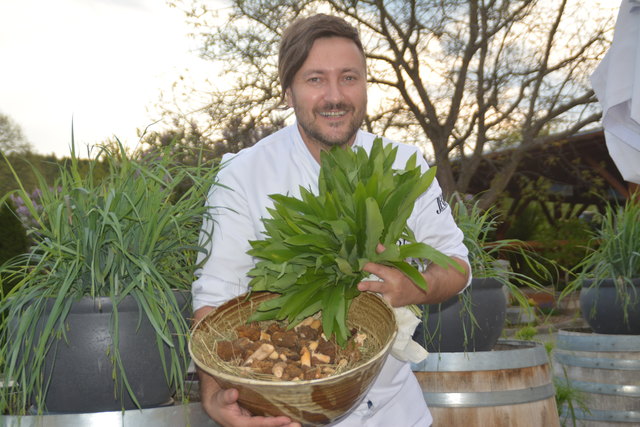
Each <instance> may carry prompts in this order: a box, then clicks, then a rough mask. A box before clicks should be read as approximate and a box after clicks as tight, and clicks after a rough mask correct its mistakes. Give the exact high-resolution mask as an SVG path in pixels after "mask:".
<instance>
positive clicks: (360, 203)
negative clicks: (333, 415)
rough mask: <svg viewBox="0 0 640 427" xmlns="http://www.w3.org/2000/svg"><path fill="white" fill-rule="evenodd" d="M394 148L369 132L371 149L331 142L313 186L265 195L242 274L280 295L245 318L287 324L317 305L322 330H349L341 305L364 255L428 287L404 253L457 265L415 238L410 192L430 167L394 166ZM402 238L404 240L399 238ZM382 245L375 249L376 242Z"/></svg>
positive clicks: (343, 333) (358, 276) (423, 186)
mask: <svg viewBox="0 0 640 427" xmlns="http://www.w3.org/2000/svg"><path fill="white" fill-rule="evenodd" d="M396 155H397V148H395V147H393V146H392V145H391V144H387V145H384V144H383V143H382V139H381V138H376V139H375V141H374V143H373V146H372V148H371V152H370V153H369V154H367V152H366V150H365V149H364V148H362V147H355V148H354V149H353V150H351V149H342V148H340V147H334V148H333V149H331V150H329V151H324V152H322V154H321V167H320V175H319V179H318V194H317V195H316V194H313V193H312V192H311V191H309V190H307V189H305V188H303V187H301V188H300V198H295V197H291V196H285V195H278V194H276V195H271V196H270V197H271V198H272V199H273V201H274V206H273V208H272V209H270V210H269V212H270V214H271V218H270V219H264V220H263V221H264V225H265V235H266V238H265V239H264V240H257V241H252V242H251V246H252V249H250V250H249V252H248V253H249V254H250V255H252V256H254V257H256V258H258V259H259V261H258V262H257V264H256V266H255V268H253V269H252V270H251V271H250V272H249V275H250V276H252V277H253V279H252V280H251V282H250V284H249V286H250V287H251V289H252V290H253V291H270V292H274V293H278V294H280V296H278V297H276V298H274V299H272V300H270V301H267V302H265V303H263V304H262V305H261V306H260V307H259V308H258V310H257V311H256V312H255V313H254V314H253V316H252V318H251V319H250V320H254V321H257V320H267V319H277V320H287V321H288V322H289V325H290V326H294V325H295V324H297V323H299V322H300V321H302V320H303V319H304V318H305V317H308V316H310V315H313V314H314V313H316V312H318V311H322V324H323V329H324V332H325V334H326V335H327V336H328V337H330V336H332V335H333V334H335V336H336V339H337V342H338V343H340V344H341V345H344V343H346V340H347V338H348V337H349V330H348V328H347V323H346V321H347V313H348V310H349V305H350V303H351V300H352V299H353V298H354V297H356V296H357V295H358V293H359V291H358V289H357V284H358V283H359V282H360V281H362V280H363V279H364V278H365V277H366V276H368V273H366V272H364V271H363V270H362V268H363V267H364V265H365V264H366V263H368V262H375V263H380V264H384V265H388V266H393V267H395V268H397V269H399V270H400V271H402V272H403V273H404V274H405V275H406V276H407V277H409V278H410V279H411V280H412V281H413V283H414V284H415V285H416V286H418V287H420V288H422V289H425V290H426V289H427V286H428V284H427V283H426V281H425V279H424V276H423V275H422V274H421V273H420V271H419V270H418V269H417V268H416V267H415V266H414V265H412V264H411V263H409V262H407V259H409V258H413V259H418V260H422V261H427V260H428V261H432V262H435V263H437V264H439V265H442V266H450V265H452V266H454V267H455V268H460V267H459V266H458V264H456V263H455V262H453V261H452V260H451V259H450V258H449V257H447V256H446V255H444V254H442V253H440V252H439V251H437V250H436V249H434V248H432V247H431V246H429V245H427V244H425V243H421V242H416V239H415V237H414V235H413V233H412V231H411V230H410V229H409V227H408V226H407V219H408V218H409V216H410V215H411V212H412V210H413V206H414V203H415V201H416V199H417V198H418V197H419V196H420V195H421V194H423V193H424V192H425V191H426V190H427V188H428V187H429V186H430V185H431V182H432V181H433V178H434V176H435V172H436V171H435V168H431V169H429V170H428V171H427V172H426V173H422V171H421V169H420V166H419V165H417V164H416V156H415V155H413V156H412V157H411V158H410V159H409V160H408V161H407V163H406V165H405V167H404V168H403V169H401V170H396V169H394V168H393V164H394V161H395V159H396ZM401 240H403V241H405V242H406V243H405V244H402V245H401V244H399V242H400V241H401ZM379 243H381V244H382V245H383V246H384V250H383V251H381V252H378V251H377V247H378V244H379Z"/></svg>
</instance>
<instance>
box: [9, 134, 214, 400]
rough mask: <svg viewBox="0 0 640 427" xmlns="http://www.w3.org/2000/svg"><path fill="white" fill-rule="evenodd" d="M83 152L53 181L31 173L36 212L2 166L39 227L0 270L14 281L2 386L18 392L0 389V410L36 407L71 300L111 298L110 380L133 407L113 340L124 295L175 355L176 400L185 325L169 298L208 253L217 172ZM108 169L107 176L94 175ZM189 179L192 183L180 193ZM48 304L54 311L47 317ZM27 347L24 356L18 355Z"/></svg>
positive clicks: (170, 374)
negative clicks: (209, 202) (205, 234)
mask: <svg viewBox="0 0 640 427" xmlns="http://www.w3.org/2000/svg"><path fill="white" fill-rule="evenodd" d="M89 154H90V155H91V156H93V157H91V158H90V159H89V160H87V161H79V159H78V157H77V156H76V155H75V151H72V155H71V159H70V160H68V161H66V162H65V163H61V164H60V165H59V174H58V179H57V180H56V182H54V183H48V182H46V180H45V179H44V177H43V176H42V175H41V174H40V173H39V172H38V170H37V169H35V168H34V174H35V175H36V176H37V178H38V185H39V188H40V190H41V194H40V198H39V202H38V203H39V204H40V206H39V207H36V206H35V204H34V202H33V201H31V199H30V198H29V197H28V196H29V194H28V192H27V190H26V189H25V187H24V186H23V185H22V183H21V182H20V179H19V177H18V175H17V173H16V172H15V169H13V167H12V165H11V163H10V162H9V161H8V160H7V165H8V166H9V168H10V169H11V170H12V171H13V174H14V176H15V179H16V181H17V182H18V183H19V185H20V188H19V189H18V190H16V191H15V193H16V194H18V195H19V196H21V197H22V199H23V200H24V201H25V204H26V206H27V208H28V209H29V211H30V213H31V215H32V217H33V218H34V219H35V224H36V225H35V227H34V228H32V229H30V230H29V233H30V235H31V237H32V239H33V241H34V244H33V245H32V246H31V248H30V249H29V251H28V252H26V253H24V254H21V255H18V256H16V257H15V258H13V259H11V260H10V261H8V262H7V263H5V264H4V265H2V266H0V278H1V279H2V280H7V281H11V282H12V284H14V286H13V288H12V289H11V290H10V291H9V292H8V293H7V294H6V295H2V298H1V299H0V319H2V320H1V323H0V363H1V365H0V371H2V378H1V379H0V381H3V382H4V384H9V383H10V382H12V381H13V382H15V383H17V384H19V386H20V390H19V393H13V394H12V393H11V392H12V389H11V388H9V387H0V411H12V410H15V411H18V412H19V411H24V408H27V406H28V403H29V399H30V398H31V397H32V396H36V397H37V399H39V400H38V402H37V403H36V405H37V406H38V407H39V408H42V406H43V405H42V403H43V400H44V396H45V395H46V386H47V378H44V374H43V372H44V366H45V356H46V354H47V353H48V352H49V351H50V348H53V344H52V342H53V341H55V340H56V339H65V333H66V328H65V325H66V324H65V319H66V317H67V315H68V313H69V312H70V310H71V307H72V305H73V303H74V302H76V301H78V300H80V299H81V298H83V297H85V296H89V297H110V298H111V299H112V300H113V301H114V304H113V312H112V339H113V347H112V348H113V352H112V354H111V357H112V361H113V369H114V380H116V381H118V382H123V383H124V386H125V387H124V389H125V390H126V392H128V393H130V394H131V397H132V398H133V400H134V401H136V398H135V396H134V395H133V390H131V388H130V386H129V383H128V381H127V379H126V378H127V375H126V372H125V371H124V366H122V363H121V359H120V356H119V346H118V333H117V331H118V327H117V322H118V313H117V310H118V308H117V306H118V303H119V301H121V300H122V299H124V298H125V297H126V296H129V295H130V296H132V297H133V298H134V299H135V300H136V302H137V303H138V305H139V307H140V311H141V313H142V314H141V315H143V316H146V318H147V319H148V320H149V321H150V323H151V325H152V326H153V328H154V330H155V331H156V340H157V344H158V351H162V348H163V346H168V347H169V348H170V352H171V357H170V358H169V359H168V360H166V359H163V360H165V375H166V377H167V379H168V381H169V383H170V384H171V385H173V386H175V387H176V388H177V389H178V392H179V393H180V392H181V390H182V388H183V384H184V376H185V375H186V368H187V365H188V357H187V354H186V350H185V349H186V339H187V337H188V333H189V323H188V320H187V319H186V318H185V316H184V314H183V310H184V307H182V306H181V305H180V304H179V302H178V300H177V299H176V296H175V293H174V291H175V290H179V289H183V290H189V289H190V285H191V283H192V281H193V277H194V276H193V273H194V270H195V268H196V267H197V265H196V264H197V263H196V259H197V254H198V253H200V252H204V248H203V246H204V244H206V242H204V241H199V230H200V227H201V224H202V221H203V218H205V216H206V215H207V207H206V206H205V204H204V203H203V200H205V199H206V195H207V192H208V190H209V188H210V187H211V185H212V184H214V181H215V176H216V173H217V170H218V168H217V167H214V166H212V165H205V164H202V165H197V166H189V167H186V166H183V165H179V164H177V163H176V162H175V161H174V159H173V158H172V156H171V155H170V153H158V155H157V156H154V157H153V158H147V159H145V158H140V159H136V158H133V157H129V156H128V155H127V154H126V152H125V150H124V148H123V147H122V146H121V145H120V146H119V149H118V150H116V151H114V150H111V149H108V148H105V147H103V148H101V149H100V150H97V153H96V151H93V152H90V153H89ZM163 154H164V155H163ZM5 160H6V158H5ZM105 164H106V165H107V168H108V170H109V173H108V174H107V175H106V176H104V177H102V178H99V179H98V178H96V177H97V176H99V175H101V174H98V173H96V171H97V170H98V169H100V170H102V168H103V167H104V166H105ZM185 180H188V181H191V182H192V185H191V186H190V188H189V189H188V190H187V191H186V192H184V193H181V194H178V193H177V191H176V190H177V189H178V188H179V186H180V185H181V184H182V183H183V182H185ZM7 197H9V195H7V196H5V197H4V198H3V199H0V203H2V202H3V200H6V198H7ZM47 304H50V307H51V308H50V310H45V307H46V306H47ZM39 324H40V325H42V328H41V329H42V330H41V332H38V328H39V326H38V325H39ZM27 349H28V351H29V354H30V358H25V357H22V352H23V351H27ZM160 375H161V374H160ZM13 391H15V390H13ZM12 399H17V401H13V402H12V401H11V400H12ZM13 408H17V409H13Z"/></svg>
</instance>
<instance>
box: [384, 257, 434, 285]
mask: <svg viewBox="0 0 640 427" xmlns="http://www.w3.org/2000/svg"><path fill="white" fill-rule="evenodd" d="M390 264H391V265H393V266H394V267H396V268H397V269H398V270H400V271H402V272H403V273H404V274H405V276H407V277H408V278H409V279H411V281H412V282H413V283H414V284H415V285H416V286H417V287H419V288H420V289H423V290H425V291H426V290H427V289H428V287H427V281H426V280H425V279H424V276H423V275H422V274H421V273H420V272H419V271H418V269H417V268H415V267H414V266H412V265H411V264H409V263H407V262H405V261H393V262H390Z"/></svg>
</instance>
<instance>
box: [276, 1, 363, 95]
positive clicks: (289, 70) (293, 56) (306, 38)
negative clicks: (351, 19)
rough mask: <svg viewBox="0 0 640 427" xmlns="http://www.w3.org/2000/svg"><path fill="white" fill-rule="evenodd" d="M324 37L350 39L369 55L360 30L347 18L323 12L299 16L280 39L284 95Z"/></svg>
mask: <svg viewBox="0 0 640 427" xmlns="http://www.w3.org/2000/svg"><path fill="white" fill-rule="evenodd" d="M322 37H344V38H347V39H350V40H352V41H353V42H354V43H355V44H356V46H357V47H358V50H360V52H362V56H363V57H364V56H365V55H364V49H363V48H362V42H361V41H360V36H359V35H358V30H357V29H356V28H355V27H353V26H352V25H351V24H349V23H348V22H347V21H345V20H344V19H342V18H338V17H336V16H331V15H325V14H323V13H319V14H317V15H313V16H310V17H308V18H302V19H298V20H296V21H294V22H293V24H291V25H290V26H289V28H287V29H286V30H285V32H284V34H283V36H282V41H281V42H280V52H279V54H278V75H279V77H280V85H281V86H282V95H283V96H284V93H285V92H286V90H287V89H288V88H289V86H291V82H292V81H293V76H295V74H296V73H297V72H298V70H299V69H300V67H302V64H304V61H306V60H307V56H309V51H310V50H311V46H313V42H315V41H316V39H319V38H322Z"/></svg>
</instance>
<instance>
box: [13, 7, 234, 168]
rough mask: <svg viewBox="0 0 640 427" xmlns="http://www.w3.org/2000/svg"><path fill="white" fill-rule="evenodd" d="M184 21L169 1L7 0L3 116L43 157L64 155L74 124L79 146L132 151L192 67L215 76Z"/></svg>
mask: <svg viewBox="0 0 640 427" xmlns="http://www.w3.org/2000/svg"><path fill="white" fill-rule="evenodd" d="M222 1H223V0H214V1H213V3H214V4H217V2H220V3H222ZM209 3H212V2H211V1H209ZM185 21H186V20H185V17H184V14H183V12H182V11H180V10H178V9H176V8H172V7H170V6H169V5H167V4H166V2H165V1H164V0H56V1H48V0H2V1H1V2H0V61H1V64H2V66H1V67H0V112H1V113H3V114H5V115H8V116H9V117H10V118H12V119H13V121H14V122H16V123H17V124H18V125H19V126H20V127H21V128H22V131H23V133H24V134H25V136H26V138H27V140H28V141H29V142H30V143H31V144H32V146H33V148H34V151H35V152H37V153H41V154H52V153H53V154H55V155H56V156H58V157H64V156H68V154H69V153H70V144H71V128H72V122H73V130H74V137H75V143H76V146H77V147H78V146H79V147H80V148H82V147H86V146H88V145H94V144H97V143H100V142H103V141H105V140H107V139H110V138H113V137H117V138H118V139H120V140H121V141H122V142H123V143H124V144H125V145H127V146H129V147H135V146H136V144H137V142H138V137H137V136H136V128H141V129H144V128H146V127H147V126H148V125H151V124H152V123H153V122H154V121H155V120H156V119H157V118H158V110H157V104H158V102H159V101H160V97H161V95H160V94H161V92H163V91H164V92H165V93H166V92H168V91H170V89H171V86H172V84H173V83H174V82H176V81H177V80H178V79H179V78H180V76H181V75H184V73H186V72H187V71H186V70H188V75H189V78H190V79H191V80H196V81H197V80H198V79H202V80H204V79H205V78H207V77H208V78H213V79H215V72H216V71H215V66H214V65H213V64H212V63H211V62H209V61H205V60H203V59H201V58H199V56H198V53H197V48H198V43H197V41H195V40H193V39H192V38H190V37H188V33H189V31H190V30H191V28H190V27H189V26H188V25H187V24H186V22H185ZM161 125H162V123H159V124H154V125H152V126H151V127H150V129H151V130H159V129H158V127H160V126H161ZM85 152H86V148H85Z"/></svg>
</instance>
